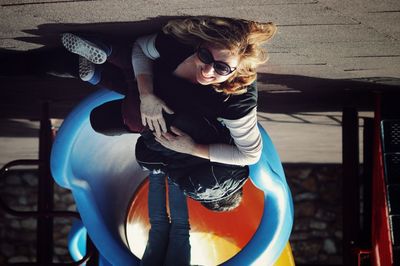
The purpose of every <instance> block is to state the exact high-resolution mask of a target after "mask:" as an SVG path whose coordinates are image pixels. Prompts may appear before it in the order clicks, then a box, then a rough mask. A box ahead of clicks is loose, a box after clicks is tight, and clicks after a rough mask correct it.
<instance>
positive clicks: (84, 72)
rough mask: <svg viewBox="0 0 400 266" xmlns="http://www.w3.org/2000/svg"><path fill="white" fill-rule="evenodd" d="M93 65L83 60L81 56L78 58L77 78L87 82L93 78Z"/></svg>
mask: <svg viewBox="0 0 400 266" xmlns="http://www.w3.org/2000/svg"><path fill="white" fill-rule="evenodd" d="M95 67H96V66H95V65H94V64H93V63H92V62H90V61H89V60H87V59H86V58H84V57H83V56H79V77H80V78H81V80H83V81H89V80H91V79H92V78H93V76H94V71H95Z"/></svg>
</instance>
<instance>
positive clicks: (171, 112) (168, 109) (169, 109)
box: [162, 103, 174, 114]
mask: <svg viewBox="0 0 400 266" xmlns="http://www.w3.org/2000/svg"><path fill="white" fill-rule="evenodd" d="M162 109H164V111H165V112H167V113H168V114H173V113H174V111H172V109H171V108H169V107H168V106H167V105H166V104H165V103H164V104H163V105H162Z"/></svg>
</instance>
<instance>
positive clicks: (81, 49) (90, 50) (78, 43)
mask: <svg viewBox="0 0 400 266" xmlns="http://www.w3.org/2000/svg"><path fill="white" fill-rule="evenodd" d="M61 42H62V44H63V45H64V47H65V48H66V49H67V50H68V51H70V52H72V53H74V54H78V55H80V56H83V57H84V58H86V59H87V60H89V61H90V62H92V63H94V64H103V63H104V62H105V61H106V60H107V53H106V51H104V50H103V49H102V48H100V47H99V46H98V45H96V44H94V43H92V42H90V41H88V40H85V39H83V38H81V37H79V36H77V35H74V34H72V33H63V34H62V36H61Z"/></svg>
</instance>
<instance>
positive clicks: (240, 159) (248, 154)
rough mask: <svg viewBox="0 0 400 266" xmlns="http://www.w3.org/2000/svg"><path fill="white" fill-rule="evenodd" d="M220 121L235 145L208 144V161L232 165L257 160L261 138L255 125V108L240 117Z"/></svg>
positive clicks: (260, 148)
mask: <svg viewBox="0 0 400 266" xmlns="http://www.w3.org/2000/svg"><path fill="white" fill-rule="evenodd" d="M222 121H223V123H224V124H225V126H226V127H227V128H228V129H229V131H230V133H231V136H232V138H233V140H234V142H235V145H228V144H218V143H217V144H210V145H209V159H210V161H212V162H219V163H225V164H233V165H249V164H254V163H256V162H258V160H259V159H260V157H261V151H262V139H261V134H260V131H259V129H258V126H257V110H256V108H253V110H251V111H250V113H248V114H247V115H245V116H244V117H242V118H239V119H235V120H228V119H223V120H222Z"/></svg>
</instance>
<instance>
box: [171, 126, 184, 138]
mask: <svg viewBox="0 0 400 266" xmlns="http://www.w3.org/2000/svg"><path fill="white" fill-rule="evenodd" d="M171 131H172V132H173V133H174V134H176V135H178V136H183V135H186V133H185V132H183V131H182V130H180V129H179V128H177V127H174V126H171Z"/></svg>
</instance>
